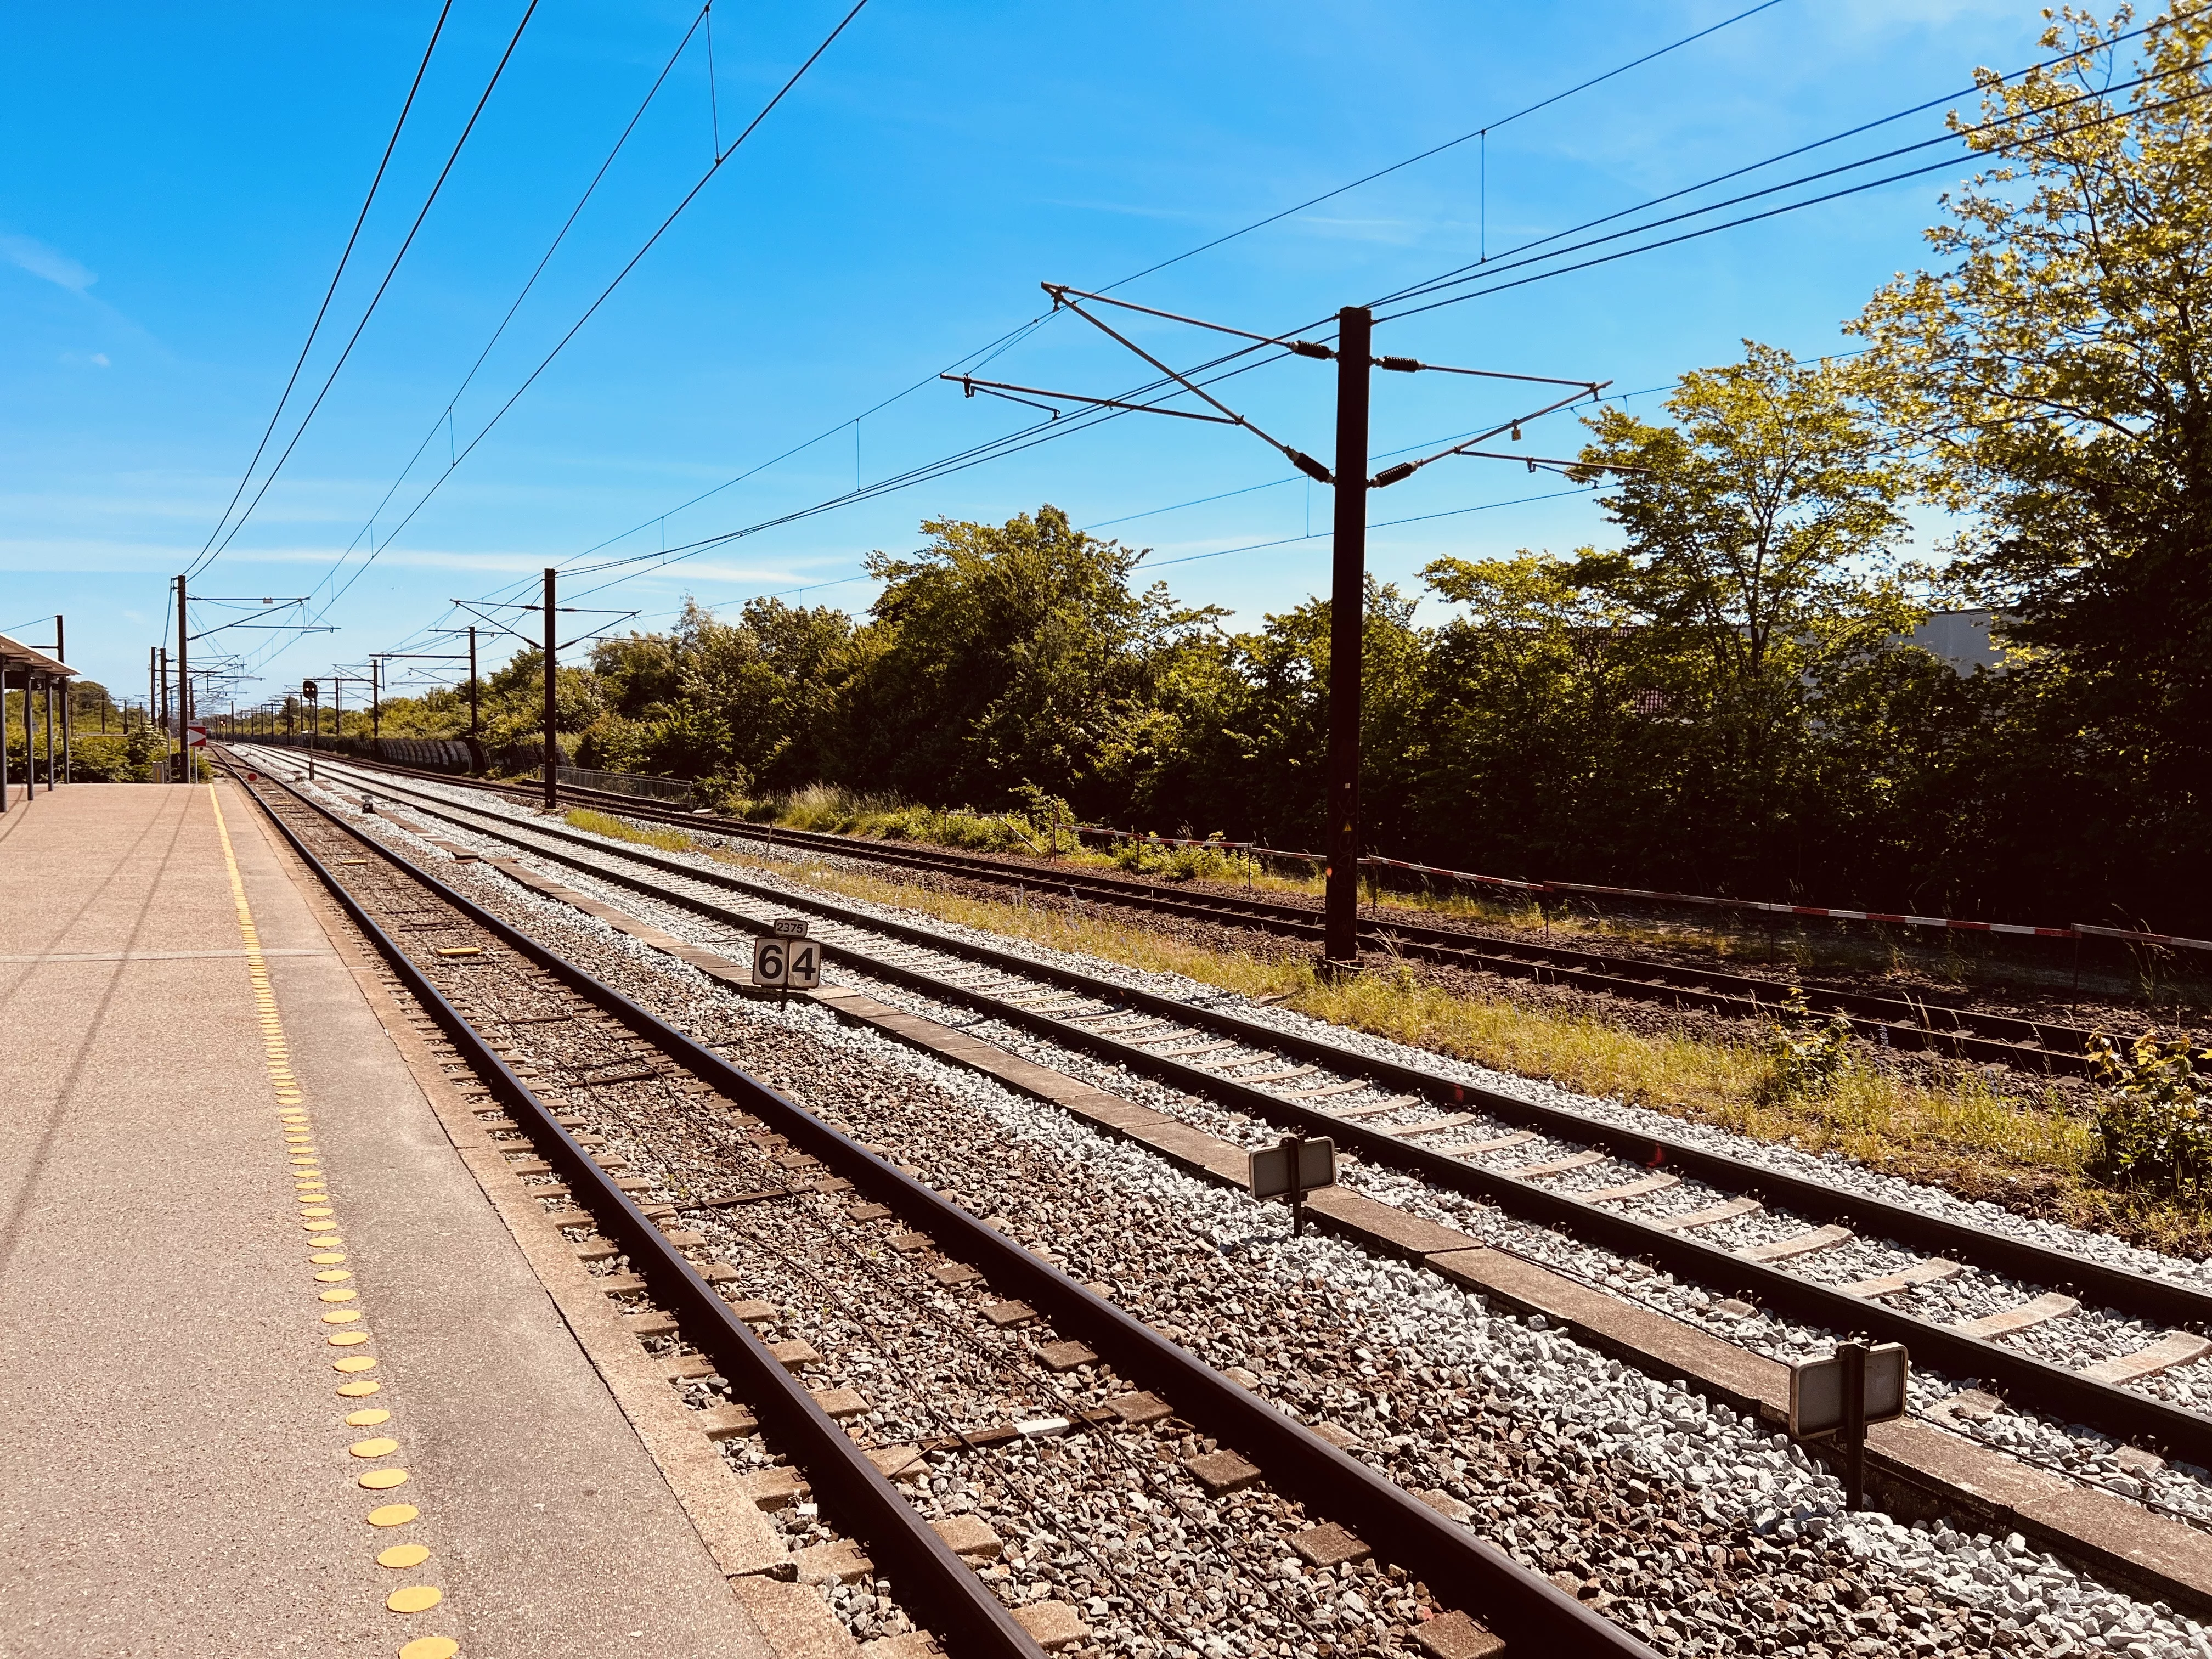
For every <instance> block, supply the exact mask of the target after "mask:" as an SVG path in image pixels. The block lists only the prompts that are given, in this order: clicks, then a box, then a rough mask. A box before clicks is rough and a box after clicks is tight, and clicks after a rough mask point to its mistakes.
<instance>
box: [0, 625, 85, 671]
mask: <svg viewBox="0 0 2212 1659" xmlns="http://www.w3.org/2000/svg"><path fill="white" fill-rule="evenodd" d="M0 668H4V669H6V670H8V671H9V672H11V673H17V674H21V673H24V672H30V673H34V674H51V675H52V676H53V677H54V678H56V679H58V680H73V679H75V678H77V672H76V669H74V668H71V667H70V665H68V664H67V663H65V662H64V661H63V660H62V659H60V658H59V657H50V656H48V655H47V654H46V653H45V652H43V651H41V650H40V649H39V648H38V647H36V646H32V645H25V644H24V643H23V642H22V641H21V640H15V639H10V638H9V637H8V635H5V634H0Z"/></svg>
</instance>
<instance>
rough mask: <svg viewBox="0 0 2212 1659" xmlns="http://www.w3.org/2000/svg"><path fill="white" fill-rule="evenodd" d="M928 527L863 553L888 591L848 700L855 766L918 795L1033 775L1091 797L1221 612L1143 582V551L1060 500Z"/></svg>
mask: <svg viewBox="0 0 2212 1659" xmlns="http://www.w3.org/2000/svg"><path fill="white" fill-rule="evenodd" d="M922 530H923V532H924V533H926V534H927V535H928V536H930V537H931V538H933V539H932V541H931V542H930V544H928V545H927V546H926V547H923V548H921V549H919V550H916V551H915V552H913V553H908V554H897V555H894V554H888V553H883V552H877V553H873V554H871V555H870V556H869V558H868V561H867V568H868V572H869V574H871V575H872V576H874V577H875V578H876V579H877V580H879V581H881V582H882V583H883V584H884V589H883V592H882V593H881V594H880V595H878V598H877V599H876V602H875V605H873V606H872V609H871V611H870V615H871V616H872V617H873V618H874V622H873V623H872V626H871V628H870V629H868V630H867V631H868V632H869V633H870V634H871V635H873V637H872V638H871V639H870V640H869V641H866V660H865V662H864V663H863V664H862V665H860V674H859V675H858V677H857V678H856V679H855V680H854V685H853V688H852V696H851V697H850V698H849V700H848V706H847V714H846V722H847V723H846V730H847V735H848V744H849V746H848V749H847V750H846V754H847V757H848V762H849V763H852V764H854V766H855V767H856V769H858V770H860V772H861V773H862V774H863V775H865V776H866V779H867V781H868V782H869V784H870V785H871V786H872V787H889V788H891V789H895V790H897V791H899V792H900V793H904V794H907V795H909V796H912V797H914V798H915V799H921V800H928V801H949V800H970V801H976V802H986V801H996V800H1000V799H1006V798H1007V797H1008V796H1009V794H1010V793H1011V791H1012V789H1013V788H1014V787H1015V786H1017V785H1018V784H1024V783H1026V784H1030V785H1034V786H1035V787H1038V788H1042V789H1043V790H1045V791H1047V792H1048V793H1052V794H1054V795H1058V796H1060V797H1062V798H1063V799H1069V800H1072V801H1075V802H1077V803H1078V804H1079V805H1081V804H1082V803H1084V802H1085V800H1091V801H1093V802H1095V801H1096V800H1097V798H1098V796H1099V789H1098V787H1097V782H1096V780H1097V777H1098V776H1099V775H1100V770H1101V768H1102V765H1103V764H1104V763H1106V761H1107V758H1108V757H1117V756H1122V755H1123V753H1124V751H1125V750H1126V749H1127V745H1129V744H1131V743H1132V742H1134V741H1139V738H1140V736H1141V734H1140V733H1136V732H1133V729H1132V728H1133V727H1136V726H1142V725H1143V724H1144V723H1145V722H1146V720H1147V718H1148V714H1149V711H1150V709H1151V708H1152V690H1153V687H1154V684H1155V683H1156V681H1157V679H1158V676H1159V675H1160V674H1161V673H1162V672H1163V671H1164V669H1165V668H1166V666H1167V665H1168V664H1169V663H1170V661H1171V660H1172V659H1174V657H1175V656H1176V653H1178V652H1179V651H1180V650H1181V649H1182V647H1185V646H1186V645H1188V643H1190V642H1191V641H1193V640H1194V639H1195V638H1197V637H1200V636H1202V635H1204V634H1205V633H1206V631H1207V630H1208V629H1210V628H1211V626H1212V623H1213V621H1214V618H1215V615H1216V613H1214V612H1211V611H1191V610H1186V609H1184V608H1183V607H1182V606H1179V605H1176V602H1175V601H1174V600H1173V599H1171V598H1170V596H1169V594H1168V592H1167V589H1166V587H1165V586H1164V584H1158V583H1155V584H1153V585H1152V586H1150V587H1147V588H1146V589H1144V590H1143V591H1142V592H1132V591H1131V588H1130V586H1129V578H1130V576H1131V574H1132V573H1133V571H1134V570H1135V568H1136V567H1137V563H1138V562H1139V560H1140V559H1142V558H1143V556H1144V555H1143V553H1142V552H1141V551H1139V550H1134V549H1131V548H1127V547H1124V546H1123V545H1122V544H1120V543H1118V542H1111V541H1102V540H1100V539H1098V538H1096V537H1092V536H1089V535H1086V534H1085V533H1084V532H1082V531H1079V530H1077V529H1075V528H1074V527H1073V526H1072V525H1070V524H1069V523H1068V520H1067V515H1066V513H1063V512H1061V511H1060V509H1059V508H1058V507H1050V506H1047V507H1041V508H1039V509H1038V511H1037V513H1036V515H1035V516H1034V517H1032V516H1030V514H1028V513H1024V514H1021V515H1020V516H1018V517H1017V518H1014V519H1012V520H1008V521H1007V522H1006V523H1005V524H1003V525H982V524H970V523H965V522H961V521H957V520H945V519H937V520H928V521H927V522H926V523H924V524H923V526H922Z"/></svg>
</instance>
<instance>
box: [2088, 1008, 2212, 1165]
mask: <svg viewBox="0 0 2212 1659" xmlns="http://www.w3.org/2000/svg"><path fill="white" fill-rule="evenodd" d="M2196 1060H2212V1049H2208V1050H2206V1051H2204V1052H2203V1053H2201V1054H2196V1055H2194V1056H2192V1055H2191V1054H2190V1052H2189V1044H2188V1042H2187V1041H2186V1040H2185V1039H2183V1038H2180V1037H2176V1038H2174V1039H2173V1040H2172V1042H2160V1041H2159V1036H2158V1033H2157V1032H2156V1031H2145V1032H2144V1033H2143V1034H2142V1036H2139V1037H2137V1038H2136V1040H2135V1041H2134V1042H2132V1043H2130V1044H2129V1045H2128V1048H2127V1049H2126V1051H2125V1052H2123V1051H2122V1050H2121V1048H2120V1047H2119V1045H2118V1043H2116V1042H2113V1041H2112V1038H2110V1037H2108V1036H2105V1035H2104V1033H2103V1032H2101V1031H2100V1032H2099V1033H2098V1034H2097V1035H2096V1036H2094V1037H2093V1038H2092V1039H2091V1041H2090V1044H2089V1066H2090V1070H2091V1072H2092V1073H2093V1075H2094V1076H2095V1078H2096V1079H2097V1089H2098V1100H2097V1139H2098V1150H2097V1154H2096V1157H2095V1158H2093V1160H2092V1161H2091V1163H2090V1165H2089V1173H2090V1174H2091V1175H2093V1176H2096V1177H2097V1179H2099V1180H2100V1181H2103V1182H2106V1183H2108V1184H2109V1185H2112V1186H2118V1187H2142V1188H2149V1189H2151V1190H2152V1191H2154V1192H2159V1193H2166V1194H2176V1195H2179V1194H2184V1193H2188V1192H2192V1191H2197V1190H2200V1189H2201V1188H2203V1184H2204V1181H2205V1176H2206V1174H2207V1172H2208V1171H2212V1114H2208V1113H2207V1110H2206V1105H2207V1103H2206V1100H2205V1091H2204V1087H2203V1079H2200V1078H2199V1077H2198V1076H2197V1068H2196V1065H2195V1063H2194V1062H2195V1061H2196Z"/></svg>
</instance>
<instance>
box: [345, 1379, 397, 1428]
mask: <svg viewBox="0 0 2212 1659" xmlns="http://www.w3.org/2000/svg"><path fill="white" fill-rule="evenodd" d="M347 1386H348V1387H349V1388H350V1387H351V1386H352V1384H350V1383H349V1384H347ZM391 1416H392V1413H390V1412H387V1411H384V1410H381V1409H378V1410H375V1411H366V1412H348V1413H346V1427H348V1428H349V1429H373V1428H374V1427H375V1426H376V1425H378V1424H380V1423H383V1422H386V1421H388V1420H389V1419H391Z"/></svg>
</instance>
